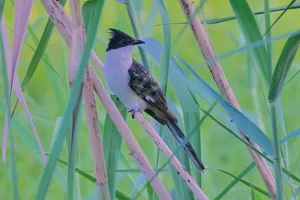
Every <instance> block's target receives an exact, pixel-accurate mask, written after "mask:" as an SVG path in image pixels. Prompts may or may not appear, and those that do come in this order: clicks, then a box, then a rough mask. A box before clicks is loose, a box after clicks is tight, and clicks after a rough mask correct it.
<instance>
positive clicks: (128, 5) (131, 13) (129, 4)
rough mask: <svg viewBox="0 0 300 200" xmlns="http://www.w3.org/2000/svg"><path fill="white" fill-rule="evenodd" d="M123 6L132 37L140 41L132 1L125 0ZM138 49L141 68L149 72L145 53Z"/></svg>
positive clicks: (139, 32) (140, 36) (139, 31)
mask: <svg viewBox="0 0 300 200" xmlns="http://www.w3.org/2000/svg"><path fill="white" fill-rule="evenodd" d="M124 4H125V5H126V8H127V13H128V15H129V19H130V22H131V26H132V29H133V33H134V36H135V37H136V38H137V39H142V33H141V30H140V26H139V22H138V18H137V16H136V13H135V10H134V7H133V2H132V0H125V1H124ZM138 49H139V52H140V55H141V59H142V61H143V66H144V67H145V68H146V69H147V70H148V71H151V68H150V64H149V60H148V58H147V55H146V53H145V52H144V50H143V49H142V48H141V47H140V46H138Z"/></svg>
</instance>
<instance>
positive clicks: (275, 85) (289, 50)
mask: <svg viewBox="0 0 300 200" xmlns="http://www.w3.org/2000/svg"><path fill="white" fill-rule="evenodd" d="M299 44H300V35H295V36H292V37H290V38H289V39H288V40H287V42H286V43H285V45H284V48H283V50H282V52H281V54H280V57H279V59H278V62H277V64H276V68H275V71H274V74H273V76H272V80H271V85H270V89H269V97H268V99H269V102H270V103H272V102H274V101H275V100H276V99H277V98H278V97H279V95H280V93H281V91H282V88H283V86H284V81H285V79H286V76H287V74H288V71H289V69H290V67H291V65H292V63H293V61H294V58H295V55H296V53H297V50H298V47H299Z"/></svg>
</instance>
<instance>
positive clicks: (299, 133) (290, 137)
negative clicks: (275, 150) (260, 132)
mask: <svg viewBox="0 0 300 200" xmlns="http://www.w3.org/2000/svg"><path fill="white" fill-rule="evenodd" d="M299 135H300V129H296V130H294V131H293V132H291V133H290V134H288V135H287V136H285V137H284V138H282V139H281V140H280V144H283V143H285V142H288V141H289V140H291V139H293V138H295V137H297V136H299Z"/></svg>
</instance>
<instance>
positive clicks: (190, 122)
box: [178, 90, 202, 187]
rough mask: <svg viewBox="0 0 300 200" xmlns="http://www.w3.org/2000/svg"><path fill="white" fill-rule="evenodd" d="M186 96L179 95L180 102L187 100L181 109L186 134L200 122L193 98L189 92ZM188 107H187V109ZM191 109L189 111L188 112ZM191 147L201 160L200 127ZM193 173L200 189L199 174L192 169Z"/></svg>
mask: <svg viewBox="0 0 300 200" xmlns="http://www.w3.org/2000/svg"><path fill="white" fill-rule="evenodd" d="M188 93H189V95H188V94H186V95H187V96H185V95H179V94H178V97H179V96H180V97H179V99H180V98H182V101H184V100H185V99H184V97H186V98H187V97H188V98H189V100H188V101H187V102H186V103H187V104H186V105H185V107H183V116H184V124H185V130H186V132H188V133H189V132H190V131H191V130H193V127H196V124H197V123H198V121H200V111H199V105H198V103H197V102H196V101H195V99H194V96H193V95H192V94H191V92H190V91H189V90H188ZM192 102H193V103H192ZM188 105H190V106H189V107H187V106H188ZM189 109H191V110H189ZM191 141H192V145H193V146H194V149H195V152H196V153H197V155H198V156H199V157H200V158H201V157H202V151H201V147H202V146H201V131H200V126H199V128H197V130H195V135H194V136H193V138H192V139H191ZM193 172H194V176H195V179H196V181H197V183H198V185H199V186H200V187H202V181H201V173H200V172H199V171H198V170H197V169H196V168H195V167H193Z"/></svg>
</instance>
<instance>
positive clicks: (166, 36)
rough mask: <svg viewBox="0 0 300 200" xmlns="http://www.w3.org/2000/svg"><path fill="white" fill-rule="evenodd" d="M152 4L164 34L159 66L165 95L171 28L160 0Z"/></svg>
mask: <svg viewBox="0 0 300 200" xmlns="http://www.w3.org/2000/svg"><path fill="white" fill-rule="evenodd" d="M154 3H155V4H156V6H157V7H158V10H159V13H160V16H161V21H162V23H163V24H166V25H165V26H163V34H164V47H163V55H162V57H161V63H160V64H161V65H160V69H161V70H160V86H161V89H162V91H163V93H164V94H165V95H167V88H168V76H169V60H170V55H171V26H170V25H169V24H170V19H169V16H168V13H167V10H166V7H165V4H164V2H163V1H162V0H155V1H154Z"/></svg>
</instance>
